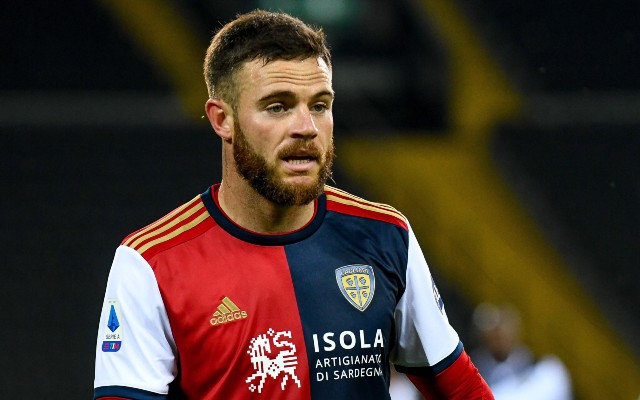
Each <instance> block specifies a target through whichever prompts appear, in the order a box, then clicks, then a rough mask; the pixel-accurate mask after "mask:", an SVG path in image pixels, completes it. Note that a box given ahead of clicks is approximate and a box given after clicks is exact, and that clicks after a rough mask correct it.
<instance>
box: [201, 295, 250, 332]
mask: <svg viewBox="0 0 640 400" xmlns="http://www.w3.org/2000/svg"><path fill="white" fill-rule="evenodd" d="M245 318H247V312H246V311H242V310H240V308H238V306H237V305H235V303H234V302H233V301H231V299H229V298H228V297H225V298H224V299H222V304H220V305H219V306H218V310H217V311H216V312H214V313H213V318H211V319H210V320H209V323H210V324H211V325H213V326H216V325H222V324H226V323H228V322H232V321H237V320H240V319H245Z"/></svg>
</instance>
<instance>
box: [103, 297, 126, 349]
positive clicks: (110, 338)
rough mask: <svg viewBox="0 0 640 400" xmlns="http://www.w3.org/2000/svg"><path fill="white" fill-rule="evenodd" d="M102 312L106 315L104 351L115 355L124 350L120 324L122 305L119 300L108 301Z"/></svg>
mask: <svg viewBox="0 0 640 400" xmlns="http://www.w3.org/2000/svg"><path fill="white" fill-rule="evenodd" d="M102 312H103V313H104V315H105V319H104V321H105V326H103V327H102V332H104V335H103V341H102V351H103V352H105V353H115V352H116V351H118V350H120V349H121V348H122V331H123V329H122V325H121V324H120V316H121V315H122V313H121V312H120V303H118V300H117V299H107V301H105V303H104V308H103V310H102Z"/></svg>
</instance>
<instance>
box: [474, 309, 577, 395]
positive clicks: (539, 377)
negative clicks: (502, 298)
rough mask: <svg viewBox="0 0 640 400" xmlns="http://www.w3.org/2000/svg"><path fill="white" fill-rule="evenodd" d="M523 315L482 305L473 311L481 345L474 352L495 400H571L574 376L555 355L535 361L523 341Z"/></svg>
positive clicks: (510, 310) (514, 310)
mask: <svg viewBox="0 0 640 400" xmlns="http://www.w3.org/2000/svg"><path fill="white" fill-rule="evenodd" d="M520 322H521V321H520V314H519V312H518V311H517V310H516V309H515V308H514V307H512V306H510V305H494V304H490V303H483V304H480V305H478V306H477V307H476V309H475V310H474V312H473V325H474V327H475V330H476V333H477V334H478V336H479V340H480V346H479V347H478V348H476V349H474V350H473V351H472V352H471V357H472V358H473V360H474V363H475V364H476V366H477V367H478V370H479V371H480V373H481V374H482V376H483V377H484V378H485V380H486V381H487V383H488V384H489V386H490V387H491V390H492V391H493V394H494V396H495V398H496V400H571V399H573V394H572V387H571V377H570V375H569V372H568V370H567V369H566V367H565V366H564V364H563V363H562V361H561V360H560V359H559V358H558V357H556V356H554V355H544V356H543V357H541V358H539V359H536V358H535V356H534V354H533V353H532V352H531V350H530V349H529V348H527V347H526V346H525V345H523V344H522V342H521V340H520V327H521V323H520Z"/></svg>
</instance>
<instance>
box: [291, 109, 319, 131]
mask: <svg viewBox="0 0 640 400" xmlns="http://www.w3.org/2000/svg"><path fill="white" fill-rule="evenodd" d="M291 134H292V135H293V136H299V137H302V136H304V137H313V136H316V135H317V134H318V127H317V126H316V121H315V120H314V115H313V113H312V112H311V110H309V109H308V108H307V107H300V108H299V109H298V110H296V112H295V114H294V121H293V122H292V125H291Z"/></svg>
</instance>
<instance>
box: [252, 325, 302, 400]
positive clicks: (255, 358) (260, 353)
mask: <svg viewBox="0 0 640 400" xmlns="http://www.w3.org/2000/svg"><path fill="white" fill-rule="evenodd" d="M283 338H289V339H291V331H282V332H276V331H274V330H273V329H269V330H268V331H267V333H263V334H261V335H258V336H257V337H255V338H253V339H251V344H250V345H249V350H248V351H247V354H249V355H250V356H251V363H252V364H253V369H254V370H255V373H253V374H252V375H251V376H250V377H248V378H247V379H246V380H245V382H246V383H248V384H249V390H250V391H252V392H256V391H257V392H258V393H262V389H263V388H264V383H265V381H266V380H267V377H269V376H270V377H271V378H273V379H275V380H277V379H278V378H279V377H280V375H282V379H281V380H280V387H281V388H282V390H284V389H285V387H286V386H287V382H288V380H289V378H291V379H293V381H294V382H295V383H296V385H297V386H298V388H300V385H301V384H300V380H299V379H298V377H297V376H296V366H297V365H298V356H296V346H295V344H293V343H291V342H289V341H287V340H283ZM256 380H257V381H258V384H257V385H256V382H255V381H256Z"/></svg>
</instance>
